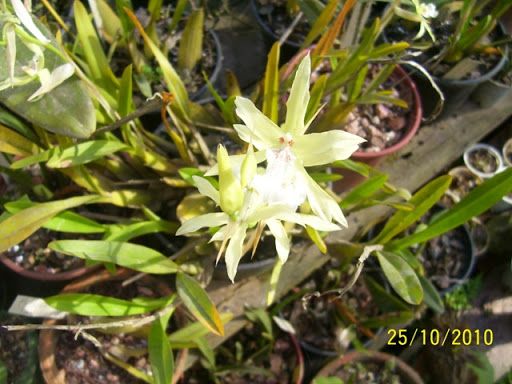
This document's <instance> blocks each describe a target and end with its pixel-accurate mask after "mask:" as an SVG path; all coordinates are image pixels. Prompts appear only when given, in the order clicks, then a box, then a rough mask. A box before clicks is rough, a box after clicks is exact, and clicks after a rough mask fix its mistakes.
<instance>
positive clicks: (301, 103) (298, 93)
mask: <svg viewBox="0 0 512 384" xmlns="http://www.w3.org/2000/svg"><path fill="white" fill-rule="evenodd" d="M310 75H311V58H310V57H309V55H307V56H306V57H305V58H304V59H302V61H301V63H300V65H299V68H298V69H297V72H296V73H295V78H294V79H293V84H292V89H291V91H290V97H289V98H288V101H287V103H286V120H285V122H284V124H283V127H282V128H283V130H284V131H285V132H290V133H291V134H292V135H293V136H294V137H295V136H299V135H302V134H304V132H305V130H306V126H305V125H304V119H305V117H306V110H307V106H308V103H309V78H310Z"/></svg>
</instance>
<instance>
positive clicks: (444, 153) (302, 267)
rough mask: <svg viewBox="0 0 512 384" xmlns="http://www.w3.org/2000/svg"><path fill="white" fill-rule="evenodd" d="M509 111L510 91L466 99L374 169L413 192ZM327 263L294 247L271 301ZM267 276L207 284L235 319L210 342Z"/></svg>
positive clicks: (375, 211) (258, 293) (381, 213)
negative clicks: (481, 102) (482, 104)
mask: <svg viewBox="0 0 512 384" xmlns="http://www.w3.org/2000/svg"><path fill="white" fill-rule="evenodd" d="M510 115H512V93H511V94H509V95H508V96H507V97H505V98H504V99H502V100H501V101H500V102H499V103H497V104H496V105H495V106H493V107H491V108H487V109H480V108H478V107H477V106H476V105H474V104H472V103H467V104H466V105H465V106H464V108H462V109H461V112H460V114H458V115H456V116H453V117H449V118H447V119H444V120H442V121H439V122H436V123H434V124H430V125H428V126H424V127H422V128H421V129H420V130H419V132H418V134H417V135H416V137H415V138H414V139H413V140H412V141H411V143H410V144H409V145H408V146H407V147H405V148H404V149H403V150H401V151H400V152H398V153H397V154H395V155H393V156H392V157H389V158H387V159H386V160H385V161H384V163H383V164H381V166H380V167H379V168H380V169H381V170H383V171H385V172H387V173H388V174H389V175H390V182H391V183H392V184H394V185H396V186H400V187H403V188H407V189H409V190H411V191H415V190H417V189H418V188H419V187H421V186H422V185H423V184H425V183H426V182H427V181H429V180H430V179H432V178H433V177H434V176H436V175H438V174H439V173H440V172H441V171H443V170H444V169H445V168H446V167H447V166H449V165H450V164H451V163H452V162H453V161H455V160H456V159H457V158H459V157H460V155H461V154H462V152H463V151H464V149H465V148H467V147H468V146H469V145H470V144H472V143H475V142H477V141H479V140H480V139H482V138H483V137H485V136H486V135H487V134H489V133H490V132H492V131H493V130H494V129H495V128H496V127H497V126H499V125H500V124H501V123H502V122H504V121H505V120H506V119H507V118H508V117H509V116H510ZM388 212H389V208H386V207H381V206H379V207H372V208H370V209H366V210H364V211H361V212H357V213H354V214H351V215H349V216H348V218H347V219H348V222H349V226H348V228H347V229H345V230H343V231H339V232H335V233H333V234H331V235H330V236H329V237H328V238H327V241H328V242H330V243H336V242H338V241H340V240H341V241H343V240H349V239H351V238H352V237H353V236H354V235H355V234H356V233H358V232H360V231H361V230H363V229H364V228H369V227H371V226H373V224H374V223H375V222H378V221H380V220H381V219H382V218H383V217H385V215H386V214H388ZM327 261H328V256H326V255H322V254H321V253H320V252H319V251H318V249H317V248H316V247H315V246H314V245H310V246H307V247H302V248H300V249H294V251H293V252H292V254H291V255H290V258H289V260H288V262H287V263H286V264H285V266H284V267H283V271H282V274H281V279H280V281H279V285H278V288H277V299H278V298H280V297H283V296H284V295H286V293H288V292H289V291H290V290H291V289H292V288H294V287H295V286H297V285H298V284H300V283H301V282H302V281H303V280H305V279H306V278H307V277H308V276H309V275H310V274H311V273H312V272H313V271H315V270H316V269H318V268H320V267H321V266H322V265H324V264H325V263H326V262H327ZM267 280H268V275H267V276H262V277H260V278H257V277H251V278H249V279H246V280H243V281H240V282H237V283H236V284H226V283H223V284H221V283H216V284H215V285H213V286H211V287H209V291H210V295H211V297H212V299H213V300H214V301H215V303H216V304H217V305H218V308H219V310H220V311H223V312H231V313H233V314H234V316H235V317H238V318H237V319H236V321H232V322H230V323H228V324H227V325H226V336H225V337H224V338H220V337H216V336H212V337H211V338H210V342H211V343H212V345H213V346H217V345H219V344H220V343H222V342H223V341H224V340H225V339H226V338H229V337H230V336H232V335H234V334H235V333H236V332H238V331H239V330H240V329H241V328H242V327H243V326H244V325H245V324H246V323H245V321H244V320H243V318H242V316H243V313H244V308H245V307H246V306H252V307H258V306H264V305H265V297H266V292H267Z"/></svg>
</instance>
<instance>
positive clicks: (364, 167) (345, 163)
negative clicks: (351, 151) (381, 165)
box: [332, 159, 372, 177]
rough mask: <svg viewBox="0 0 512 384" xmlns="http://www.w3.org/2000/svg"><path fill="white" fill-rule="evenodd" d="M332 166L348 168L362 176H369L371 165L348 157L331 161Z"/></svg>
mask: <svg viewBox="0 0 512 384" xmlns="http://www.w3.org/2000/svg"><path fill="white" fill-rule="evenodd" d="M332 166H333V167H335V168H344V169H348V170H350V171H353V172H356V173H358V174H360V175H361V176H364V177H370V173H371V171H372V167H370V166H369V165H368V164H365V163H361V162H360V161H354V160H348V159H347V160H338V161H335V162H333V163H332Z"/></svg>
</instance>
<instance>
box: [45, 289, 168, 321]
mask: <svg viewBox="0 0 512 384" xmlns="http://www.w3.org/2000/svg"><path fill="white" fill-rule="evenodd" d="M44 301H45V302H46V304H48V305H49V306H51V307H53V308H55V309H57V310H58V311H62V312H67V313H73V314H75V315H81V316H112V317H118V316H134V315H142V314H144V313H148V312H152V311H155V310H157V309H160V308H162V307H163V306H165V304H166V303H167V302H168V301H169V298H168V297H167V298H166V297H163V298H158V299H150V298H146V297H136V298H134V299H133V300H122V299H116V298H115V297H109V296H102V295H95V294H91V293H62V294H60V295H56V296H50V297H47V298H45V299H44Z"/></svg>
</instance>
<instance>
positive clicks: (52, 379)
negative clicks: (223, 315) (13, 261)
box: [39, 268, 187, 384]
mask: <svg viewBox="0 0 512 384" xmlns="http://www.w3.org/2000/svg"><path fill="white" fill-rule="evenodd" d="M133 275H134V272H133V271H131V270H127V269H121V268H120V269H118V271H117V273H116V274H115V275H112V274H110V272H108V271H106V270H103V271H100V272H99V273H97V274H94V275H91V276H88V277H84V278H83V279H80V280H78V281H75V282H72V283H71V284H68V285H66V287H64V289H63V290H62V293H71V292H82V291H84V290H85V289H87V288H88V287H90V286H92V285H96V284H101V283H104V282H107V281H124V280H126V279H127V278H129V277H131V276H133ZM141 281H144V282H147V283H148V285H149V284H151V285H153V286H156V287H157V288H158V291H159V292H160V293H161V294H162V296H165V295H170V294H172V291H171V289H170V288H169V287H168V286H167V285H166V284H165V283H164V282H163V281H160V280H157V279H155V278H154V277H152V276H149V275H145V276H143V277H142V279H141ZM57 322H58V321H57V320H45V321H44V322H43V324H45V325H55V324H57ZM57 332H67V331H54V330H42V331H41V332H40V333H39V365H40V367H41V372H42V374H43V377H44V379H45V381H46V383H47V384H66V372H65V370H64V369H59V368H58V367H57V364H56V360H55V348H56V347H57V340H58V338H57V337H58V333H57ZM183 354H187V350H180V356H179V357H178V359H182V355H183ZM178 379H179V377H174V378H173V382H176V381H177V380H178Z"/></svg>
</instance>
